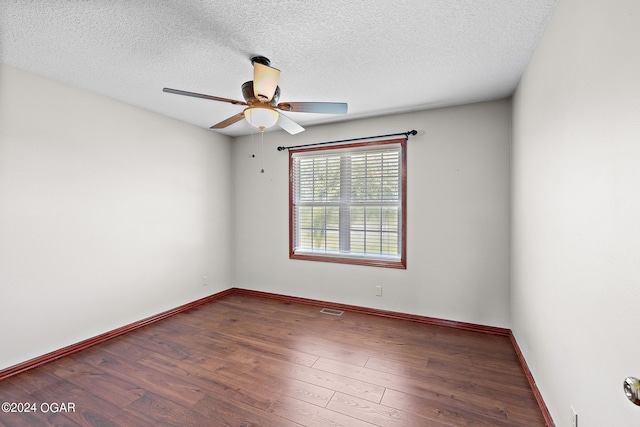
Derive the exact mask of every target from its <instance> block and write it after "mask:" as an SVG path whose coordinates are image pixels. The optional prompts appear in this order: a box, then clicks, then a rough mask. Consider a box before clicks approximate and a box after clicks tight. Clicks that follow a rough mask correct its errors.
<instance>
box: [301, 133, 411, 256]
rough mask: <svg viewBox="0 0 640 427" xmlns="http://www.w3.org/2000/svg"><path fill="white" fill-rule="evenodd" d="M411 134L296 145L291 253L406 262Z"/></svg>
mask: <svg viewBox="0 0 640 427" xmlns="http://www.w3.org/2000/svg"><path fill="white" fill-rule="evenodd" d="M405 150H406V139H396V140H389V141H379V142H374V143H362V144H351V145H348V146H346V145H344V146H332V147H328V148H327V147H322V148H318V147H315V148H306V149H304V148H303V149H298V150H290V159H289V168H290V170H289V172H290V173H289V180H290V183H289V198H290V202H289V245H290V250H289V252H290V254H289V255H290V258H293V259H305V260H315V261H328V262H340V263H349V264H362V265H373V266H380V267H394V268H406V262H405V259H406V258H405V251H406V250H405V248H406V244H405V240H406V232H405V223H406V209H405V207H406V202H405V200H406V196H405V192H406V188H405V187H406V166H405V163H406V155H405Z"/></svg>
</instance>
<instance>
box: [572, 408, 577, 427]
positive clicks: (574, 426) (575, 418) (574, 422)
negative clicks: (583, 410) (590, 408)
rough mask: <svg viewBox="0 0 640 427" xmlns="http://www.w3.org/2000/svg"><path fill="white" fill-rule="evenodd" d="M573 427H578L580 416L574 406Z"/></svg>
mask: <svg viewBox="0 0 640 427" xmlns="http://www.w3.org/2000/svg"><path fill="white" fill-rule="evenodd" d="M571 427H578V414H577V413H576V410H575V409H573V406H571Z"/></svg>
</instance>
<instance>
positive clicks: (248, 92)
mask: <svg viewBox="0 0 640 427" xmlns="http://www.w3.org/2000/svg"><path fill="white" fill-rule="evenodd" d="M242 97H243V98H244V100H245V101H247V103H248V104H251V103H255V102H261V103H264V104H266V102H262V101H260V100H259V99H258V98H257V97H256V96H255V94H254V93H253V80H249V81H248V82H244V83H243V84H242ZM279 99H280V86H276V91H275V92H274V94H273V97H272V98H271V101H270V102H269V105H272V106H274V107H275V106H276V105H277V104H278V100H279Z"/></svg>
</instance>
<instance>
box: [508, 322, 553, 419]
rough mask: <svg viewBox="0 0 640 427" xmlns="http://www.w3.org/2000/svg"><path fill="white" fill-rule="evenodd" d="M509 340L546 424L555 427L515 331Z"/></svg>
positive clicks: (511, 333)
mask: <svg viewBox="0 0 640 427" xmlns="http://www.w3.org/2000/svg"><path fill="white" fill-rule="evenodd" d="M509 339H510V340H511V344H512V345H513V349H514V350H515V352H516V355H517V356H518V360H520V365H521V366H522V370H523V371H524V375H525V376H526V377H527V381H529V386H530V387H531V390H532V391H533V395H534V396H535V398H536V402H538V406H539V407H540V411H541V412H542V416H543V417H544V422H545V424H546V425H547V427H555V423H554V422H553V418H551V413H550V412H549V409H548V408H547V405H546V404H545V403H544V399H543V398H542V394H541V393H540V390H539V389H538V386H537V385H536V381H535V380H534V379H533V374H531V371H530V370H529V365H527V361H526V360H525V358H524V355H523V354H522V351H521V350H520V346H519V345H518V342H517V341H516V337H515V336H514V335H513V331H511V332H509Z"/></svg>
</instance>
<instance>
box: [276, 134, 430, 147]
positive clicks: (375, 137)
mask: <svg viewBox="0 0 640 427" xmlns="http://www.w3.org/2000/svg"><path fill="white" fill-rule="evenodd" d="M417 134H418V131H416V130H415V129H414V130H409V131H406V132H400V133H391V134H389V135H376V136H365V137H362V138H352V139H342V140H339V141H326V142H316V143H314V144H306V145H294V146H292V147H283V146H280V147H278V151H284V150H290V149H292V148H301V147H311V146H314V145H326V144H336V143H339V142H353V141H362V140H365V139H377V138H387V137H390V136H400V135H404V136H405V137H406V138H409V137H410V136H415V135H417Z"/></svg>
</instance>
